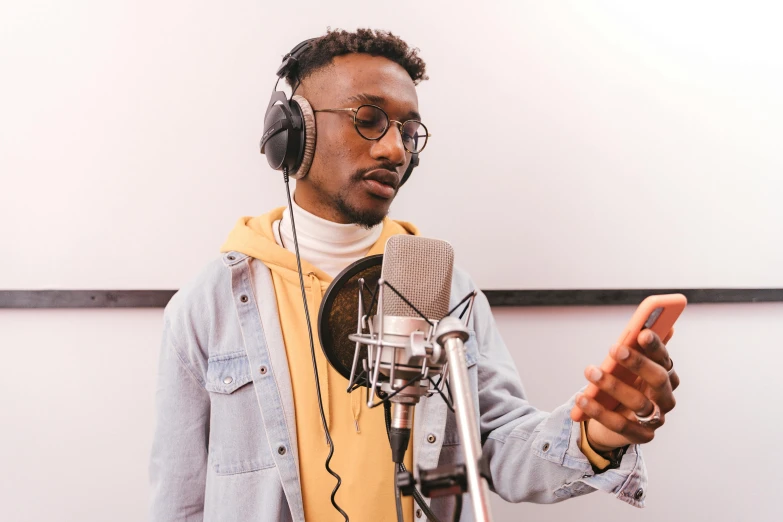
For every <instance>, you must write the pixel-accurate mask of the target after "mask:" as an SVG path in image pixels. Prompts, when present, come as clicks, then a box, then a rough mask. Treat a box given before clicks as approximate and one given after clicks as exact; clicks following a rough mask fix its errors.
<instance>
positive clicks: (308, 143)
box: [289, 94, 316, 179]
mask: <svg viewBox="0 0 783 522" xmlns="http://www.w3.org/2000/svg"><path fill="white" fill-rule="evenodd" d="M294 104H296V105H297V106H298V107H299V112H300V113H301V115H302V122H303V125H302V127H303V130H302V131H301V132H303V134H304V136H303V138H304V147H302V152H301V156H300V157H299V158H298V159H299V160H300V161H297V162H296V163H297V164H298V165H299V166H298V167H297V169H296V170H295V171H294V172H293V173H289V176H290V177H292V178H294V179H302V178H303V177H305V176H306V175H307V173H308V172H310V167H311V166H312V164H313V157H315V138H316V132H315V113H314V112H313V108H312V107H311V106H310V102H308V101H307V99H306V98H304V97H303V96H299V95H298V94H295V95H294V97H293V98H291V105H294Z"/></svg>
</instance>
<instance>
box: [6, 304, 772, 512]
mask: <svg viewBox="0 0 783 522" xmlns="http://www.w3.org/2000/svg"><path fill="white" fill-rule="evenodd" d="M631 311H632V307H601V308H597V307H596V308H556V309H549V308H546V309H545V308H531V309H498V310H496V312H495V316H496V318H497V321H498V325H499V327H500V330H501V332H502V334H503V336H504V338H505V339H506V343H507V344H508V346H509V349H510V350H511V352H512V354H513V356H514V359H515V361H516V363H517V367H518V369H519V371H520V374H521V375H522V378H523V381H524V383H525V388H526V390H527V392H528V395H529V396H530V399H531V401H532V402H533V403H534V404H536V405H537V406H539V407H541V408H544V409H551V408H554V407H555V406H557V405H559V404H561V403H562V402H563V401H565V400H566V399H567V398H568V397H569V396H570V395H571V394H572V393H573V392H574V391H575V390H576V389H578V388H579V387H580V386H581V385H582V383H583V381H582V377H581V376H582V369H583V368H584V366H586V365H587V364H590V363H597V362H600V360H601V359H602V358H603V354H604V353H605V349H606V347H607V342H611V341H612V340H614V339H615V338H616V336H617V332H618V331H619V330H620V328H622V326H624V324H625V321H626V320H627V318H628V316H629V315H630V313H631ZM781 324H783V304H757V305H693V306H691V307H689V309H688V310H686V312H685V315H683V318H682V321H681V323H680V324H679V326H678V330H677V334H676V336H675V337H674V339H673V340H672V341H671V343H670V348H671V351H672V355H673V357H674V360H675V362H676V364H677V369H678V372H679V373H680V375H681V376H682V386H681V387H680V389H679V390H678V391H677V398H678V405H677V408H676V409H675V410H674V411H673V412H672V413H671V414H670V415H669V416H668V417H667V419H668V420H667V424H666V425H665V426H664V427H663V428H662V429H661V430H660V431H659V434H658V436H657V437H656V439H655V440H654V441H653V442H652V443H650V444H649V445H647V446H646V447H645V450H644V451H645V456H646V460H647V466H648V469H649V474H650V487H649V491H648V499H647V503H648V507H647V508H646V509H644V510H637V509H635V508H631V507H630V506H627V505H626V504H624V503H622V502H620V501H618V500H615V499H612V498H611V497H609V496H607V495H604V494H599V493H596V494H592V495H589V496H588V497H584V498H579V499H575V500H571V501H567V502H565V503H561V504H557V505H553V506H552V505H550V506H538V505H532V504H519V505H515V504H506V503H504V502H502V501H501V500H499V499H497V497H496V502H495V503H494V514H495V520H496V521H498V522H512V521H517V520H537V521H548V520H552V521H560V520H590V519H593V518H596V517H600V519H601V520H604V521H606V522H627V521H628V520H638V521H653V520H656V521H657V520H667V521H671V522H680V521H682V522H686V521H692V520H712V521H719V522H724V521H725V522H734V521H740V520H743V521H744V520H753V521H755V522H767V521H769V522H772V521H776V520H780V510H779V502H778V498H779V494H778V490H779V485H780V480H779V476H778V475H779V470H780V469H781V468H782V467H783V449H781V445H780V429H781V426H780V421H779V416H780V412H781V407H780V399H779V395H780V394H779V391H778V386H777V383H779V382H780V375H779V373H780V370H779V368H780V367H781V363H783V358H782V357H781V355H780V351H781V350H780V348H781V344H782V343H781V341H780V340H779V332H780V327H781ZM160 329H161V312H160V310H135V311H127V310H99V311H73V310H71V311H66V310H57V311H22V310H20V311H12V310H5V311H2V313H0V332H2V334H1V337H0V338H1V339H2V348H3V354H4V357H3V366H2V368H3V372H2V373H3V378H2V379H0V412H2V416H1V418H2V421H1V422H2V428H1V429H0V462H2V463H3V466H2V471H0V519H1V520H4V521H6V520H7V521H9V522H10V521H13V522H39V521H42V520H51V521H71V520H79V521H82V522H104V521H106V520H111V521H113V522H136V521H139V520H144V519H145V516H146V505H147V463H148V455H149V449H150V444H151V438H152V431H153V426H154V421H153V400H154V393H155V382H154V381H155V370H156V365H157V355H158V338H159V335H160Z"/></svg>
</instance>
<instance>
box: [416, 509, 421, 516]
mask: <svg viewBox="0 0 783 522" xmlns="http://www.w3.org/2000/svg"><path fill="white" fill-rule="evenodd" d="M416 518H421V509H417V510H416Z"/></svg>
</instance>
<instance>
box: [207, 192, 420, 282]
mask: <svg viewBox="0 0 783 522" xmlns="http://www.w3.org/2000/svg"><path fill="white" fill-rule="evenodd" d="M284 210H285V207H280V208H276V209H274V210H272V211H271V212H268V213H267V214H263V215H261V216H257V217H242V218H239V220H238V221H237V223H236V225H234V229H233V230H232V231H231V232H230V233H229V235H228V239H227V240H226V242H225V243H223V245H222V246H221V247H220V251H221V252H230V251H235V252H240V253H242V254H245V255H248V256H251V257H254V258H256V259H258V260H259V261H261V262H263V263H264V264H265V265H266V266H267V267H269V269H270V270H272V271H274V272H276V273H278V274H279V275H281V276H282V277H284V278H285V279H287V280H289V279H290V280H292V281H293V282H295V283H296V284H298V283H299V275H298V270H297V266H296V256H295V255H294V254H293V253H292V252H290V251H289V250H287V249H285V248H283V247H282V246H280V245H278V244H277V243H276V242H275V236H274V232H273V231H272V224H273V223H274V222H275V221H277V220H279V219H282V217H283V212H284ZM398 234H407V235H414V236H418V235H419V230H418V228H416V227H415V226H414V225H412V224H411V223H407V222H405V221H395V220H393V219H390V218H388V217H386V218H384V220H383V230H382V231H381V236H380V237H379V238H378V241H376V242H375V244H374V245H373V246H372V247H371V248H370V251H369V252H367V255H368V256H371V255H375V254H383V249H384V247H385V246H386V241H387V240H388V239H389V238H390V237H391V236H394V235H398ZM302 272H304V273H305V274H313V275H314V276H315V277H316V278H317V279H318V280H319V281H321V282H322V283H328V282H331V280H332V277H331V276H330V275H329V274H327V273H326V272H324V271H323V270H321V269H319V268H317V267H315V266H313V265H312V264H310V262H309V261H307V260H305V259H302Z"/></svg>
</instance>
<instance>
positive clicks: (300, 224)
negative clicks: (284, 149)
mask: <svg viewBox="0 0 783 522" xmlns="http://www.w3.org/2000/svg"><path fill="white" fill-rule="evenodd" d="M292 205H293V208H294V212H296V214H295V216H294V217H295V219H296V236H297V238H298V239H299V255H300V256H301V257H302V259H306V260H307V261H308V262H310V263H311V264H312V265H313V266H316V267H318V268H320V269H321V270H323V271H324V272H326V273H327V274H329V275H330V276H332V277H336V276H337V274H339V273H340V272H342V271H343V270H344V269H345V267H347V266H348V265H350V264H351V263H353V262H355V261H358V260H359V259H361V258H363V257H364V256H366V255H367V252H368V251H369V250H370V248H371V247H372V246H373V245H374V244H375V242H376V241H378V238H379V237H381V232H382V231H383V223H379V224H378V225H376V226H374V227H372V228H371V229H366V228H364V227H361V226H359V225H354V224H347V225H345V224H342V223H335V222H333V221H329V220H327V219H323V218H320V217H318V216H316V215H315V214H311V213H310V212H308V211H306V210H305V209H303V208H302V207H300V206H299V205H297V204H296V202H295V201H292ZM272 230H273V231H274V234H275V241H276V242H277V244H278V245H280V246H282V247H283V248H285V249H286V250H289V251H291V252H293V253H296V250H295V249H294V234H293V232H292V231H291V208H290V207H288V208H286V209H285V211H284V212H283V218H282V219H280V220H278V221H275V222H274V223H272ZM281 235H282V238H281V237H280V236H281Z"/></svg>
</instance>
